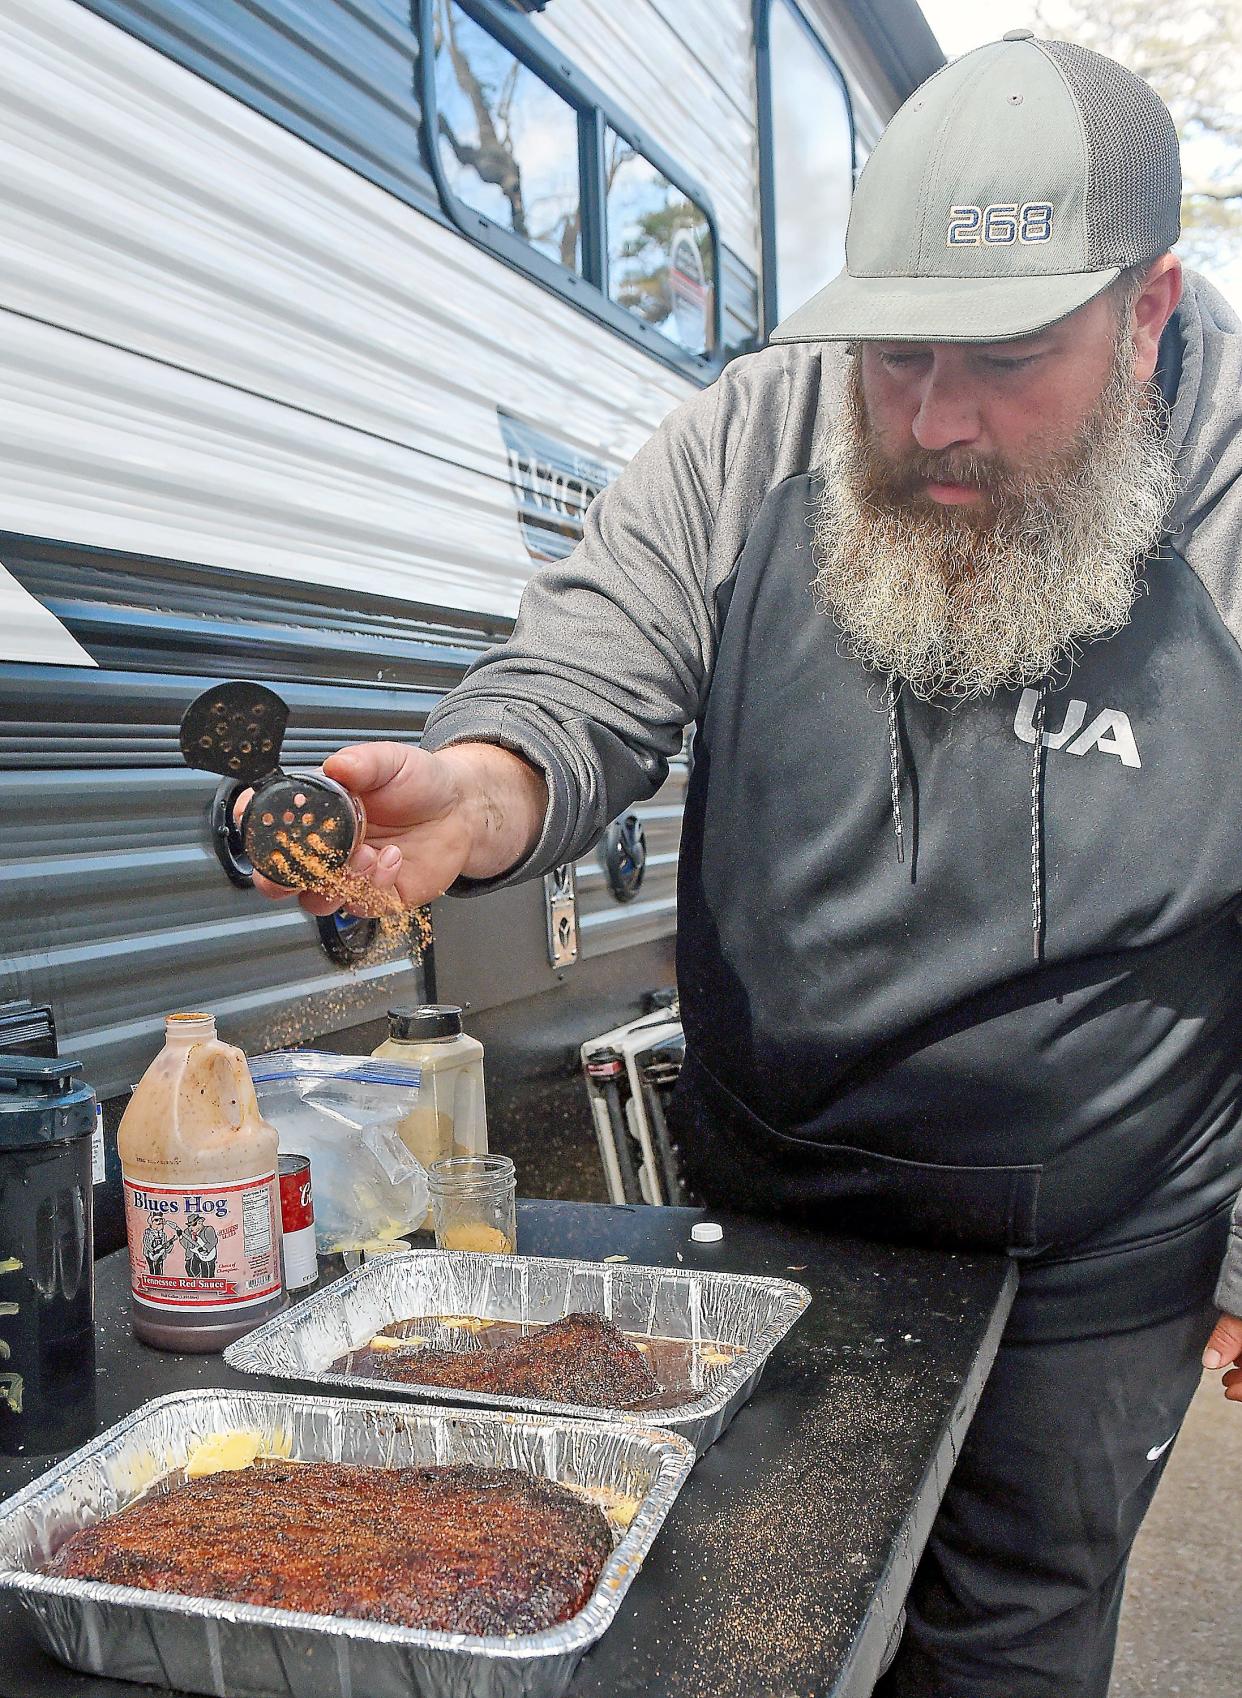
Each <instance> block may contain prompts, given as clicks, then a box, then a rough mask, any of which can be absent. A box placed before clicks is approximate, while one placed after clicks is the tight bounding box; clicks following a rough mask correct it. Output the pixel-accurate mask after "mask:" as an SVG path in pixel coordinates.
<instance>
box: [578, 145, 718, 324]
mask: <svg viewBox="0 0 1242 1698" xmlns="http://www.w3.org/2000/svg"><path fill="white" fill-rule="evenodd" d="M604 173H605V186H606V198H605V216H606V219H607V224H608V293H609V295H610V297H611V298H612V299H613V300H614V301H616V302H617V303H618V304H619V305H620V306H623V307H625V309H626V310H627V312H632V313H633V314H634V315H635V316H636V317H637V318H640V319H642V320H643V321H644V322H645V323H647V324H650V325H653V326H654V327H655V329H657V330H659V331H661V332H662V333H663V334H664V335H665V336H667V337H668V338H669V339H670V341H673V342H675V343H676V344H677V346H678V347H679V348H684V349H685V350H686V352H687V353H690V354H703V353H707V352H708V351H709V349H710V348H711V346H712V325H713V322H714V318H715V314H714V311H713V304H714V297H715V282H716V275H715V270H716V265H715V253H714V251H713V246H712V231H711V225H710V224H709V223H708V220H707V215H706V213H704V211H703V209H702V208H701V207H699V206H696V205H695V203H694V201H692V200H691V199H690V197H689V195H687V194H685V193H684V192H683V191H682V190H681V189H679V188H678V187H677V185H676V183H672V182H670V181H669V179H668V178H667V177H666V176H665V175H664V174H663V172H661V171H659V170H657V168H656V167H655V166H654V165H653V164H652V163H651V161H650V160H649V159H646V158H644V157H643V155H642V154H641V153H640V152H639V151H638V149H637V148H636V147H634V146H633V145H632V144H631V143H630V142H628V141H626V139H625V138H624V136H620V135H618V134H617V132H616V130H614V129H611V128H608V129H605V132H604Z"/></svg>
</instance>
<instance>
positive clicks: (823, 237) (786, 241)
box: [758, 0, 854, 331]
mask: <svg viewBox="0 0 1242 1698" xmlns="http://www.w3.org/2000/svg"><path fill="white" fill-rule="evenodd" d="M765 23H766V29H764V27H763V26H764V24H765ZM758 40H759V47H760V59H761V61H762V60H763V59H765V58H766V77H765V76H764V68H765V67H764V66H763V64H762V63H761V65H760V90H761V93H760V101H761V111H760V119H761V121H760V129H761V132H762V133H763V140H764V154H765V158H764V161H763V177H764V200H765V206H764V226H765V227H764V256H763V261H764V306H765V316H766V319H767V327H768V329H769V331H770V330H772V329H773V328H774V327H775V325H776V324H778V323H779V322H780V320H781V319H782V318H786V317H787V316H788V315H789V314H790V313H791V312H792V311H793V310H794V309H795V307H799V306H801V305H802V303H803V302H804V301H806V300H809V298H810V297H811V296H812V295H813V294H814V293H815V291H816V290H817V289H821V288H822V287H823V286H824V284H825V283H828V282H831V280H832V279H833V278H834V277H835V276H836V275H837V273H838V272H839V271H840V270H841V268H842V266H843V265H844V264H845V225H846V220H847V219H848V217H849V207H850V195H851V194H852V192H853V187H854V122H853V114H852V112H851V110H850V100H849V94H848V92H847V90H846V86H845V80H844V78H843V77H842V75H841V73H840V71H839V70H838V69H837V66H836V64H835V63H834V62H833V60H832V58H831V57H830V56H829V53H828V50H827V48H826V47H825V46H824V44H823V42H822V41H821V40H820V37H819V36H818V35H817V34H816V32H815V31H814V30H813V29H812V28H811V26H810V25H809V24H808V23H807V21H806V19H805V18H804V17H803V15H802V13H801V12H800V11H799V9H798V7H797V6H796V5H795V4H794V3H793V0H769V4H768V5H767V7H766V18H764V17H763V16H762V15H761V24H760V33H759V36H758ZM765 120H766V121H765Z"/></svg>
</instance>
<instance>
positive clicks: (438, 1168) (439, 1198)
mask: <svg viewBox="0 0 1242 1698" xmlns="http://www.w3.org/2000/svg"><path fill="white" fill-rule="evenodd" d="M427 1178H428V1181H429V1183H430V1186H431V1212H432V1214H433V1216H434V1217H435V1228H436V1244H437V1246H438V1248H439V1249H441V1250H481V1251H483V1252H485V1253H489V1254H491V1255H494V1256H511V1255H512V1254H513V1252H514V1251H515V1250H516V1249H517V1180H516V1176H515V1174H514V1170H513V1163H512V1162H511V1161H510V1160H509V1158H508V1156H442V1157H441V1158H440V1160H439V1161H433V1162H432V1164H431V1166H430V1167H429V1168H428V1169H427Z"/></svg>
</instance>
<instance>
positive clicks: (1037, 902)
mask: <svg viewBox="0 0 1242 1698" xmlns="http://www.w3.org/2000/svg"><path fill="white" fill-rule="evenodd" d="M900 689H901V687H900V685H899V683H898V681H897V674H896V673H895V672H890V673H889V674H888V780H889V790H890V794H891V801H892V810H893V834H894V836H895V837H896V839H897V860H898V862H899V863H900V864H901V865H903V866H904V864H905V859H906V840H905V831H904V829H903V826H902V819H901V733H900V728H899V724H898V719H897V699H898V696H899V694H900ZM1046 712H1047V686H1046V685H1045V684H1040V685H1039V687H1038V692H1037V696H1036V701H1035V706H1034V709H1033V710H1032V713H1031V728H1032V731H1033V733H1034V736H1033V752H1032V755H1031V955H1032V957H1033V959H1034V960H1036V961H1042V960H1043V958H1044V801H1043V783H1042V780H1043V775H1044V719H1045V717H1046Z"/></svg>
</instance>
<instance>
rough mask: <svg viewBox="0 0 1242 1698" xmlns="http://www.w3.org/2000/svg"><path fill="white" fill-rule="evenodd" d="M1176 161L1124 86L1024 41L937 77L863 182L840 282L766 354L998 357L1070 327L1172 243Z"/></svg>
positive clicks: (1133, 91) (1084, 57) (1095, 66)
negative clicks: (846, 344) (976, 349)
mask: <svg viewBox="0 0 1242 1698" xmlns="http://www.w3.org/2000/svg"><path fill="white" fill-rule="evenodd" d="M1181 183H1182V175H1181V161H1180V156H1179V151H1178V144H1177V132H1176V130H1175V129H1174V127H1173V120H1172V119H1171V118H1170V116H1169V113H1168V109H1167V108H1166V107H1165V105H1164V104H1163V102H1162V101H1161V100H1160V99H1159V97H1158V96H1157V95H1156V94H1155V93H1154V91H1153V90H1152V89H1150V88H1149V87H1148V85H1147V84H1146V83H1145V82H1141V81H1140V80H1139V78H1138V77H1136V76H1134V75H1133V73H1132V72H1130V71H1127V70H1126V69H1125V67H1124V66H1122V65H1118V64H1117V63H1116V62H1115V61H1114V60H1112V59H1106V58H1105V57H1104V56H1103V55H1102V54H1100V53H1092V52H1091V51H1090V50H1089V49H1087V48H1083V47H1078V46H1075V45H1074V44H1073V43H1071V42H1068V41H1036V40H1035V39H1034V37H1033V34H1032V32H1031V31H1030V30H1029V29H1015V30H1010V31H1009V33H1008V34H1007V35H1006V36H1005V38H1004V40H1003V41H995V42H990V43H989V44H988V45H987V46H986V47H979V48H976V49H975V51H974V52H973V53H967V54H964V55H963V56H962V58H960V59H955V60H954V61H953V63H952V64H950V65H946V66H945V67H944V69H943V70H941V71H937V73H936V75H935V76H934V77H931V78H930V79H929V80H928V81H927V82H925V83H924V84H923V86H922V87H921V88H919V89H917V90H916V91H915V92H914V94H912V95H911V96H910V98H909V100H907V101H906V103H905V105H904V106H903V107H902V108H901V110H900V111H899V112H898V113H897V115H896V116H895V117H894V118H893V120H892V122H891V123H890V124H889V126H888V128H887V129H886V130H885V132H884V134H883V135H882V136H881V137H880V139H879V141H878V142H877V143H876V145H875V149H874V151H873V153H872V154H871V157H870V159H868V161H867V164H866V166H865V167H864V169H863V172H862V175H861V176H860V177H859V179H858V187H857V189H856V190H855V193H854V200H853V204H852V206H851V208H850V221H849V228H848V231H847V233H846V239H845V270H844V271H843V272H842V273H841V274H840V276H839V277H836V278H835V279H834V280H833V281H832V282H831V283H829V284H828V286H827V288H825V289H821V290H820V292H819V293H818V294H817V295H813V296H812V297H811V299H810V300H809V301H808V302H807V303H806V304H805V306H801V307H799V308H798V310H797V311H796V312H794V313H792V314H791V315H790V316H789V317H788V318H787V319H785V320H784V322H783V323H782V324H780V325H779V326H778V327H777V329H776V330H775V331H773V333H772V337H771V340H772V341H773V342H841V341H854V340H859V341H866V340H879V341H894V342H898V341H920V342H1000V341H1005V340H1006V339H1008V338H1010V337H1014V336H1028V335H1030V334H1031V333H1032V332H1033V331H1036V330H1042V329H1043V328H1044V327H1045V326H1046V325H1049V324H1055V323H1056V322H1057V320H1058V319H1062V318H1065V317H1066V316H1067V315H1068V314H1069V313H1072V312H1075V311H1077V309H1078V308H1079V307H1081V306H1083V305H1085V303H1086V302H1087V301H1089V300H1091V299H1092V297H1093V296H1095V295H1098V294H1099V293H1100V292H1101V290H1103V289H1106V288H1107V287H1108V285H1109V284H1110V283H1112V282H1113V281H1114V279H1115V278H1116V277H1117V276H1118V274H1119V273H1120V272H1121V270H1122V269H1123V268H1124V267H1126V266H1130V265H1139V264H1142V263H1144V262H1147V261H1150V260H1153V259H1156V258H1157V257H1158V256H1159V255H1160V254H1162V253H1164V252H1166V251H1167V250H1168V249H1169V248H1170V247H1171V246H1172V245H1173V243H1174V242H1175V241H1176V240H1177V237H1178V233H1179V230H1180V209H1181Z"/></svg>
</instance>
